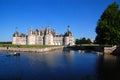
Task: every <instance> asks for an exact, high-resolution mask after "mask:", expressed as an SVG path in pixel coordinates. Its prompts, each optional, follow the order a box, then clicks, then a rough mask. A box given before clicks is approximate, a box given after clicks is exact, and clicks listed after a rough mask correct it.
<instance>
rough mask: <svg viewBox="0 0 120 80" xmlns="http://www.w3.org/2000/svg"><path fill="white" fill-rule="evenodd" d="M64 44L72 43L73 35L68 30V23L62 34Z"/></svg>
mask: <svg viewBox="0 0 120 80" xmlns="http://www.w3.org/2000/svg"><path fill="white" fill-rule="evenodd" d="M64 45H74V39H73V35H72V33H71V31H70V26H69V25H68V29H67V32H66V33H65V34H64Z"/></svg>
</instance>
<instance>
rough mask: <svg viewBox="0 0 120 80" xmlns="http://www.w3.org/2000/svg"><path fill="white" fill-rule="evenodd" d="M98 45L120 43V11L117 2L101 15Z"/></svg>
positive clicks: (98, 25)
mask: <svg viewBox="0 0 120 80" xmlns="http://www.w3.org/2000/svg"><path fill="white" fill-rule="evenodd" d="M96 33H97V36H96V39H95V42H96V43H98V44H119V43H120V10H119V6H118V4H117V3H116V2H113V3H112V4H110V5H109V6H108V7H107V9H106V10H105V11H104V12H103V14H102V15H101V18H100V19H99V20H98V23H97V27H96Z"/></svg>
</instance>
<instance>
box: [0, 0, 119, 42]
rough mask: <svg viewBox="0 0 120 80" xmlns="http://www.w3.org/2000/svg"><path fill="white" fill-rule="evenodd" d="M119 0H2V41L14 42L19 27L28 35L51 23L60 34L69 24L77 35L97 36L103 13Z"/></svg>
mask: <svg viewBox="0 0 120 80" xmlns="http://www.w3.org/2000/svg"><path fill="white" fill-rule="evenodd" d="M114 1H116V2H117V3H118V4H120V0H0V41H12V34H13V33H14V32H15V29H16V27H18V31H19V32H22V33H25V34H28V30H29V28H30V26H32V28H33V29H36V28H42V25H44V26H45V27H46V26H50V27H51V28H53V29H55V30H56V32H57V33H59V34H61V33H64V32H65V31H66V30H67V26H68V25H70V29H71V32H72V33H73V35H74V37H75V38H82V37H86V38H91V39H92V40H93V39H95V37H96V33H95V28H96V25H97V21H98V19H99V18H100V16H101V14H102V12H103V11H104V10H105V9H106V7H107V6H108V5H109V4H111V3H112V2H114Z"/></svg>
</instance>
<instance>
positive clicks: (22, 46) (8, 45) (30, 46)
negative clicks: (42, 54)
mask: <svg viewBox="0 0 120 80" xmlns="http://www.w3.org/2000/svg"><path fill="white" fill-rule="evenodd" d="M0 47H13V48H18V47H19V48H46V47H57V46H55V45H54V46H53V45H13V44H0Z"/></svg>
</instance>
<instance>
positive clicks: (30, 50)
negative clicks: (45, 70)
mask: <svg viewBox="0 0 120 80" xmlns="http://www.w3.org/2000/svg"><path fill="white" fill-rule="evenodd" d="M62 48H63V46H58V47H46V48H13V47H9V48H7V47H0V51H16V52H46V51H51V50H56V49H62Z"/></svg>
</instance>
